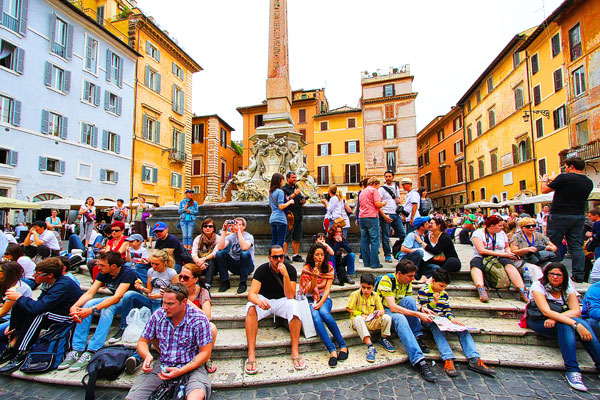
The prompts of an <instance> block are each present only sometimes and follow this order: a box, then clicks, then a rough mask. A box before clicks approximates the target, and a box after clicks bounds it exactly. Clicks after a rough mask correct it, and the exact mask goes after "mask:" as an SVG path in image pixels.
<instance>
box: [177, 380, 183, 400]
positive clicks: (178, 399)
mask: <svg viewBox="0 0 600 400" xmlns="http://www.w3.org/2000/svg"><path fill="white" fill-rule="evenodd" d="M175 399H176V400H180V399H181V400H183V399H185V383H182V384H181V385H179V391H178V392H177V396H176V397H175Z"/></svg>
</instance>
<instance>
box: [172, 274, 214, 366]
mask: <svg viewBox="0 0 600 400" xmlns="http://www.w3.org/2000/svg"><path fill="white" fill-rule="evenodd" d="M201 275H202V269H201V268H200V267H199V266H198V265H196V264H194V263H188V264H185V265H184V266H183V268H181V272H180V273H179V281H180V282H181V283H182V284H183V285H184V286H185V287H186V288H187V289H188V292H189V295H188V304H193V305H194V306H195V307H197V308H199V309H200V310H202V312H203V313H204V314H205V315H206V316H207V317H208V319H209V320H210V314H211V311H212V304H211V303H212V302H211V299H210V293H209V291H208V289H207V288H206V285H205V283H204V278H203V277H201ZM210 330H211V332H212V338H213V341H212V344H213V346H214V344H215V342H216V341H217V327H216V325H215V324H213V323H212V322H211V323H210ZM205 366H206V372H208V373H209V374H211V373H213V372H215V371H216V370H217V367H216V366H215V365H214V364H213V362H212V360H211V359H210V358H209V359H208V360H207V361H206V364H205Z"/></svg>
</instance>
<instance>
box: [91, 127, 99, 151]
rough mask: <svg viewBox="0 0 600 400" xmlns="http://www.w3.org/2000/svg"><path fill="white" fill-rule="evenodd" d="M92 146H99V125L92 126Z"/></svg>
mask: <svg viewBox="0 0 600 400" xmlns="http://www.w3.org/2000/svg"><path fill="white" fill-rule="evenodd" d="M92 146H94V147H98V127H97V126H93V127H92Z"/></svg>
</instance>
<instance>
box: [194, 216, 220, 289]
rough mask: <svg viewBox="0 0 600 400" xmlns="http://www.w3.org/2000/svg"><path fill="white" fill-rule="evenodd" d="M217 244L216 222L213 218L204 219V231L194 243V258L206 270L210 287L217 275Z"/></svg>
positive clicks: (207, 283) (199, 266)
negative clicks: (215, 250)
mask: <svg viewBox="0 0 600 400" xmlns="http://www.w3.org/2000/svg"><path fill="white" fill-rule="evenodd" d="M216 244H217V233H216V232H215V222H214V221H213V220H212V219H211V218H206V219H205V220H204V221H202V233H201V234H200V235H198V236H196V239H194V243H193V244H192V260H194V263H196V265H197V266H198V268H200V271H201V272H202V271H206V287H207V288H208V289H210V287H211V286H212V282H213V277H214V276H215V267H216V266H215V255H216V253H214V252H213V250H214V249H215V246H216Z"/></svg>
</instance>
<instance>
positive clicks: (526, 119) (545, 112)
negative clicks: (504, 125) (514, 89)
mask: <svg viewBox="0 0 600 400" xmlns="http://www.w3.org/2000/svg"><path fill="white" fill-rule="evenodd" d="M531 114H542V115H543V116H544V117H546V118H550V110H533V111H527V110H525V111H523V121H524V122H529V117H530V116H531Z"/></svg>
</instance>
